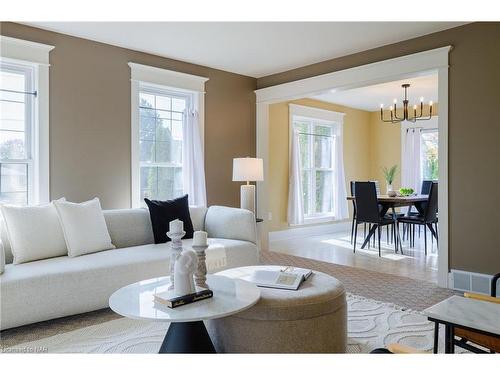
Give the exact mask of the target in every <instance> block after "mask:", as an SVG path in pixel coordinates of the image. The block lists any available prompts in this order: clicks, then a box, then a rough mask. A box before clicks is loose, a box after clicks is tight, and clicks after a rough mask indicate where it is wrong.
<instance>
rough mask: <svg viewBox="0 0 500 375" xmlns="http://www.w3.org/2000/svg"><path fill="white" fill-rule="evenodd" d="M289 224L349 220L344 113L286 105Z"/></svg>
mask: <svg viewBox="0 0 500 375" xmlns="http://www.w3.org/2000/svg"><path fill="white" fill-rule="evenodd" d="M289 114H290V117H289V121H290V170H289V177H290V185H289V191H288V215H287V216H288V222H289V224H290V225H300V224H303V223H314V222H324V221H333V220H343V219H345V218H347V217H348V209H347V199H346V189H345V174H344V160H343V149H342V139H343V137H342V134H343V130H342V129H343V123H344V115H345V114H344V113H340V112H334V111H328V110H324V109H319V108H315V107H309V106H303V105H298V104H294V103H290V104H289Z"/></svg>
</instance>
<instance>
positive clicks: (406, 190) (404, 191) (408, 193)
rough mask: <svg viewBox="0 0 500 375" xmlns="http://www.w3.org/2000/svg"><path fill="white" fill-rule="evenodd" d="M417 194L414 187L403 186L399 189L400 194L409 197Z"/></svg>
mask: <svg viewBox="0 0 500 375" xmlns="http://www.w3.org/2000/svg"><path fill="white" fill-rule="evenodd" d="M413 194H415V190H413V189H412V188H401V189H399V195H400V196H402V197H409V196H411V195H413Z"/></svg>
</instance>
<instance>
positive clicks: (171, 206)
mask: <svg viewBox="0 0 500 375" xmlns="http://www.w3.org/2000/svg"><path fill="white" fill-rule="evenodd" d="M144 202H146V204H147V205H148V208H149V215H150V216H151V225H152V226H153V236H154V239H155V243H157V244H158V243H165V242H168V241H170V238H168V237H167V232H168V229H169V224H170V222H171V221H173V220H176V219H178V220H181V221H182V222H183V223H184V231H185V232H186V235H185V236H184V238H193V233H194V230H193V223H192V221H191V216H190V214H189V203H188V195H187V194H186V195H184V196H182V197H180V198H175V199H171V200H167V201H157V200H149V199H147V198H144Z"/></svg>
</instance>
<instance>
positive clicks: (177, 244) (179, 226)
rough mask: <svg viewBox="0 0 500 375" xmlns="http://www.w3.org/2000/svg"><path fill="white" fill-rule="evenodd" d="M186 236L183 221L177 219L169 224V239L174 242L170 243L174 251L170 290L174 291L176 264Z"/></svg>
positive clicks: (171, 257) (171, 264)
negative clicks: (183, 238)
mask: <svg viewBox="0 0 500 375" xmlns="http://www.w3.org/2000/svg"><path fill="white" fill-rule="evenodd" d="M185 235H186V232H185V231H184V223H183V222H182V221H181V220H178V219H175V220H172V221H171V222H170V223H169V231H168V232H167V236H168V238H170V239H171V240H172V241H171V242H170V247H171V249H172V255H171V256H170V286H169V287H168V289H170V290H172V289H174V285H175V272H174V271H175V262H176V261H177V258H178V257H179V255H180V254H181V252H182V241H181V239H182V237H184V236H185Z"/></svg>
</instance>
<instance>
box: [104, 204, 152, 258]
mask: <svg viewBox="0 0 500 375" xmlns="http://www.w3.org/2000/svg"><path fill="white" fill-rule="evenodd" d="M103 214H104V219H105V220H106V226H107V227H108V231H109V235H110V237H111V242H112V243H113V245H115V246H116V248H117V249H121V248H123V247H130V246H140V245H148V244H152V243H154V238H153V230H152V229H151V219H150V218H149V212H148V210H147V209H145V208H133V209H123V210H105V211H103Z"/></svg>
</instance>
